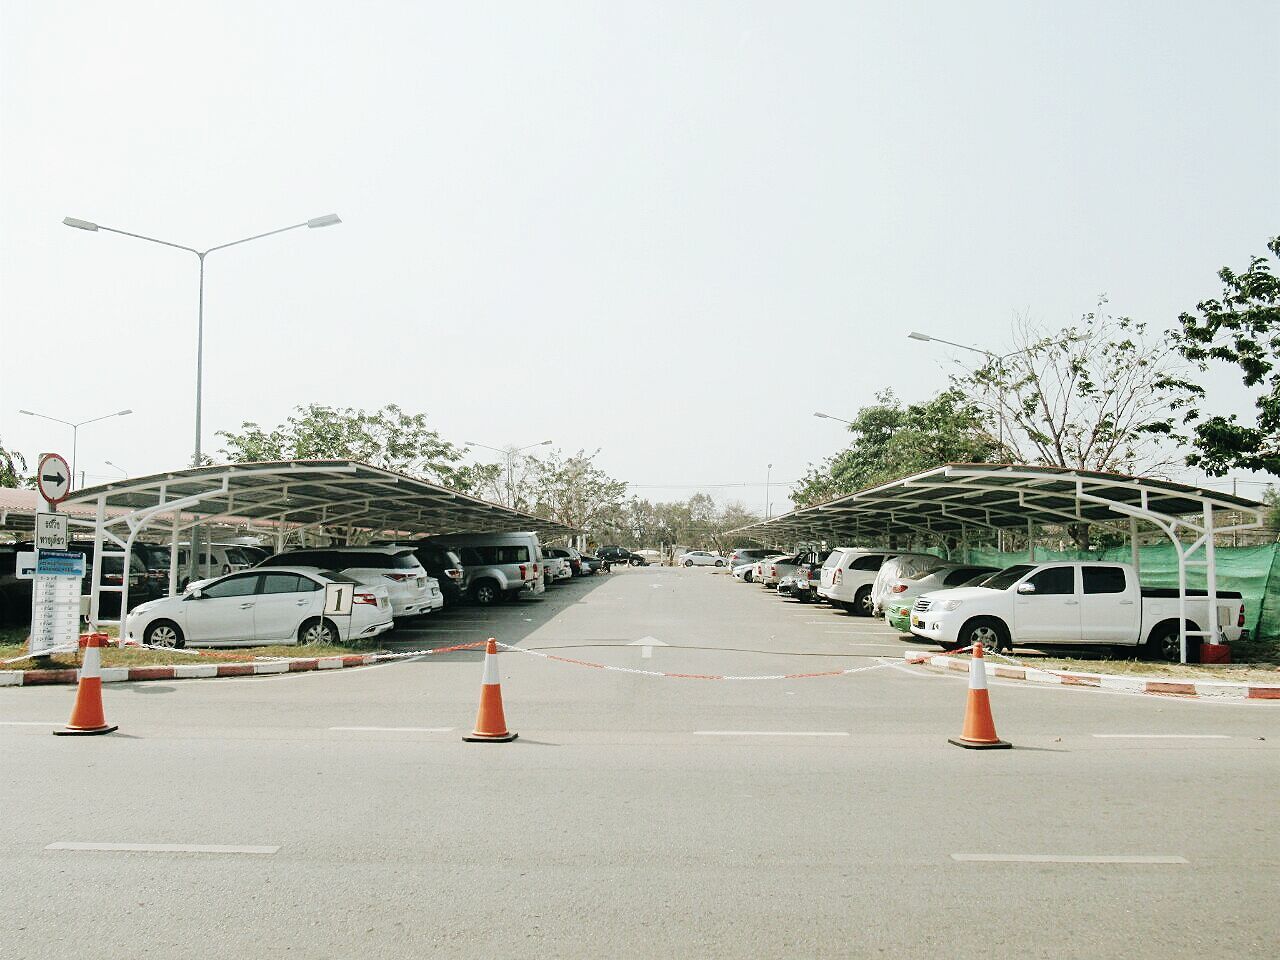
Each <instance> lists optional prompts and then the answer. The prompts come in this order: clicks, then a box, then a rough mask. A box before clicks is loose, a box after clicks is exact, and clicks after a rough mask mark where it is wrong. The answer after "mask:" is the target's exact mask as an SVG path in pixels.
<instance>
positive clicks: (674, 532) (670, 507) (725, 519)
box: [590, 493, 760, 550]
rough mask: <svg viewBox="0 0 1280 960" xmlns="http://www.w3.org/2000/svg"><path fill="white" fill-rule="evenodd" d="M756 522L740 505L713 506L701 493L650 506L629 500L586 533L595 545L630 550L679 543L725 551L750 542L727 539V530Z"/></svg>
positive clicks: (643, 502)
mask: <svg viewBox="0 0 1280 960" xmlns="http://www.w3.org/2000/svg"><path fill="white" fill-rule="evenodd" d="M759 519H760V517H759V515H758V514H755V513H752V512H751V511H749V510H748V509H747V508H746V507H744V506H743V505H742V504H741V503H729V504H726V505H725V506H724V507H717V506H716V503H715V501H714V500H713V499H712V498H711V497H710V496H708V495H707V494H705V493H695V494H694V495H693V496H692V497H690V498H689V499H688V500H680V501H674V502H669V503H650V502H649V501H648V500H643V499H641V498H639V497H632V498H631V499H630V500H627V501H625V502H623V503H620V504H618V505H617V506H616V507H615V508H614V509H613V510H611V511H609V512H608V513H607V514H605V515H603V516H602V517H601V518H600V520H599V522H598V523H597V524H596V525H595V526H594V527H592V528H590V530H591V539H593V540H595V541H596V542H599V543H618V544H622V545H623V546H629V547H632V548H639V547H658V546H661V545H664V544H665V545H666V546H668V547H669V546H671V545H673V544H679V545H681V546H687V547H692V548H696V549H713V550H729V549H732V548H733V547H736V546H743V545H745V544H748V543H753V542H754V541H751V540H747V539H744V538H741V537H730V536H728V531H730V530H734V529H737V528H738V527H745V526H747V525H749V524H752V523H756V522H757V521H759Z"/></svg>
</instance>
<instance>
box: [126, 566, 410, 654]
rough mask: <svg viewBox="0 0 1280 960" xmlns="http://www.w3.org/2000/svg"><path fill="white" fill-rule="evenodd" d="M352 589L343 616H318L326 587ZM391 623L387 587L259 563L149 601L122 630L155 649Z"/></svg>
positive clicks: (364, 632) (344, 637)
mask: <svg viewBox="0 0 1280 960" xmlns="http://www.w3.org/2000/svg"><path fill="white" fill-rule="evenodd" d="M329 583H347V584H351V585H352V586H353V587H354V590H355V594H354V596H353V598H352V604H351V614H350V615H349V616H333V617H326V616H324V598H325V585H326V584H329ZM392 625H393V620H392V603H391V597H390V593H389V591H388V590H387V588H386V587H385V586H383V585H382V584H367V583H363V582H361V581H358V580H356V579H355V578H354V577H348V576H347V575H345V574H342V573H338V572H336V571H334V570H320V569H317V568H315V567H307V566H280V567H275V566H272V567H258V568H255V569H253V570H247V571H241V572H239V573H231V574H227V575H226V576H223V577H216V578H214V579H212V580H207V581H201V582H200V583H197V584H195V585H194V586H193V587H192V588H191V589H190V590H188V591H187V592H186V593H185V594H181V595H179V596H174V597H165V598H163V599H160V600H151V601H148V602H147V603H144V604H141V605H140V606H138V607H137V608H136V609H134V610H133V611H132V612H131V613H130V614H129V616H128V618H127V619H126V621H125V631H124V633H125V636H127V637H128V639H130V640H134V641H137V642H139V643H145V644H147V645H149V646H154V647H184V646H211V647H215V646H216V647H237V646H249V645H251V644H262V643H300V644H315V643H323V644H332V643H341V642H344V641H350V640H355V639H365V638H368V637H374V636H377V635H378V634H380V633H383V632H385V631H387V630H390V629H391V627H392Z"/></svg>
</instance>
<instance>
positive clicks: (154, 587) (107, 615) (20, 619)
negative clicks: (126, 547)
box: [4, 540, 165, 624]
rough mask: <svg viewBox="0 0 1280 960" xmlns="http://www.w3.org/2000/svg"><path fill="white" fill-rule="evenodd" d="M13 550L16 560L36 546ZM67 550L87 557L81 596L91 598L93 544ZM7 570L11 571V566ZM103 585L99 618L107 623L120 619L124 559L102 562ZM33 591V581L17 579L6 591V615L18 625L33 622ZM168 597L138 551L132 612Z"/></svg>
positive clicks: (133, 559) (75, 543) (132, 563)
mask: <svg viewBox="0 0 1280 960" xmlns="http://www.w3.org/2000/svg"><path fill="white" fill-rule="evenodd" d="M104 546H105V550H111V551H112V552H115V551H118V550H120V549H121V548H120V547H119V546H112V545H104ZM10 547H11V548H12V550H13V551H14V556H15V558H16V555H17V554H18V553H29V552H34V551H35V544H33V543H29V542H28V543H14V544H11V545H10ZM67 550H69V551H70V552H72V553H83V554H84V569H85V575H84V577H83V578H82V579H81V581H80V594H81V596H88V595H89V593H90V585H91V582H92V581H91V579H90V578H91V577H92V576H93V558H94V550H93V541H92V540H72V541H71V542H70V543H68V544H67ZM105 550H104V552H105ZM5 568H6V569H7V563H6V564H5ZM15 573H16V571H15ZM100 583H101V585H102V587H104V588H105V589H103V590H101V591H100V592H99V594H98V616H99V617H100V618H101V619H103V620H118V619H119V618H120V593H121V591H120V589H119V588H120V587H121V586H123V584H124V558H123V557H111V556H104V557H103V558H102V580H101V581H100ZM31 589H32V581H31V580H18V579H17V578H16V576H15V578H14V580H13V582H12V586H11V587H8V588H6V589H5V591H4V592H5V595H6V600H5V604H6V606H8V608H9V609H8V613H7V614H6V615H7V616H9V617H11V618H13V622H14V623H19V624H22V623H30V622H31ZM164 593H165V590H164V589H163V588H162V587H161V586H160V585H159V584H158V583H157V582H156V581H154V580H152V579H151V578H150V577H149V576H148V574H147V565H146V563H145V561H144V560H143V559H142V557H141V556H140V555H139V554H138V552H137V551H136V550H135V551H133V552H132V553H131V554H130V557H129V609H130V610H132V609H133V608H134V607H136V606H138V605H139V604H142V603H146V602H147V601H148V600H154V599H155V598H156V597H160V596H163V595H164Z"/></svg>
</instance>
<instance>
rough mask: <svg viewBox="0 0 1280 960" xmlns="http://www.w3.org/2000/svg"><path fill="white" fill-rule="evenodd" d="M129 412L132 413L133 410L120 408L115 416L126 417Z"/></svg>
mask: <svg viewBox="0 0 1280 960" xmlns="http://www.w3.org/2000/svg"><path fill="white" fill-rule="evenodd" d="M131 413H133V411H132V410H121V411H120V412H119V413H117V414H116V416H117V417H127V416H128V415H129V414H131Z"/></svg>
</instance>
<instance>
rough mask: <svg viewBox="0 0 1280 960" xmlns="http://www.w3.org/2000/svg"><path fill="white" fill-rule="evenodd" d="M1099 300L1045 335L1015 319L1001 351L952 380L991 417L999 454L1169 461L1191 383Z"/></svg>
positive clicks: (1044, 459) (1087, 465)
mask: <svg viewBox="0 0 1280 960" xmlns="http://www.w3.org/2000/svg"><path fill="white" fill-rule="evenodd" d="M1105 303H1106V298H1105V297H1104V298H1102V299H1101V300H1100V301H1099V304H1098V310H1097V311H1095V312H1091V313H1087V314H1085V315H1084V317H1083V318H1082V319H1081V322H1080V323H1079V324H1075V325H1073V326H1069V327H1064V328H1063V329H1062V330H1059V331H1056V332H1052V333H1050V332H1048V331H1047V330H1045V329H1044V328H1043V327H1041V326H1040V325H1038V324H1036V323H1034V322H1032V321H1031V320H1029V319H1027V318H1026V317H1021V318H1019V319H1018V320H1017V321H1015V323H1014V326H1013V336H1012V349H1011V351H1010V352H1008V353H1006V354H1005V355H1004V356H1000V357H997V356H994V355H992V356H989V357H988V359H987V360H986V361H985V362H984V363H983V364H981V365H980V366H978V367H976V368H973V369H970V370H968V371H966V372H965V373H964V374H962V375H960V376H957V377H955V378H953V383H954V384H955V386H956V387H957V388H959V389H960V390H963V391H965V392H966V393H967V394H968V395H969V396H972V397H973V398H974V400H975V401H976V402H977V403H978V404H979V405H980V406H981V407H982V408H983V409H984V410H985V411H987V413H988V414H989V418H990V419H991V420H993V421H994V422H995V423H996V424H997V425H998V426H997V429H998V431H999V434H1000V436H999V439H1000V440H1001V444H1000V446H1001V449H1002V459H1005V460H1009V461H1013V462H1020V463H1038V464H1046V465H1049V466H1057V467H1069V468H1072V469H1076V470H1096V471H1099V472H1103V473H1123V474H1138V475H1141V474H1149V473H1152V472H1154V471H1156V470H1158V469H1160V468H1161V467H1165V466H1168V465H1169V464H1170V463H1172V462H1173V460H1172V453H1171V450H1170V446H1169V443H1168V441H1169V440H1170V439H1175V440H1176V439H1178V437H1177V433H1176V430H1175V426H1176V420H1177V416H1176V413H1175V411H1177V410H1178V409H1180V408H1182V407H1185V406H1187V404H1188V403H1189V402H1190V397H1191V392H1192V391H1193V390H1194V389H1195V387H1194V385H1193V384H1192V383H1190V382H1189V381H1188V380H1186V379H1185V378H1184V376H1183V374H1184V373H1185V372H1186V370H1185V365H1184V364H1183V362H1182V359H1181V357H1179V356H1178V353H1177V351H1176V349H1174V347H1173V345H1172V344H1170V343H1168V342H1167V341H1165V340H1161V339H1157V338H1154V337H1151V336H1149V335H1148V334H1147V328H1146V324H1143V323H1139V322H1137V321H1135V320H1131V319H1130V318H1128V317H1112V316H1108V315H1106V314H1104V313H1103V312H1102V306H1103V305H1104V304H1105Z"/></svg>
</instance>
